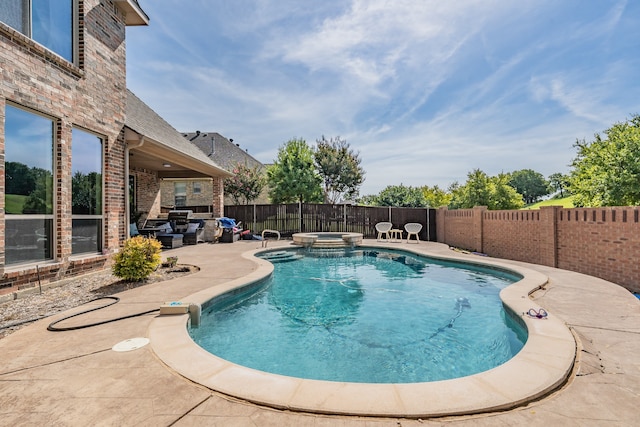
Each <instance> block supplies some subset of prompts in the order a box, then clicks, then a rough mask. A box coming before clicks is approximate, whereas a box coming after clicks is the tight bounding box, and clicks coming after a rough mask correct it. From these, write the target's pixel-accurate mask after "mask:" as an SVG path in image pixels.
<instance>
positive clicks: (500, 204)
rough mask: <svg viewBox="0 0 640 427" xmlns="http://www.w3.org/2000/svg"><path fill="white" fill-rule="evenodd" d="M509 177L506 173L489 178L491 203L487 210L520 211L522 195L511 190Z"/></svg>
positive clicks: (522, 204) (513, 189)
mask: <svg viewBox="0 0 640 427" xmlns="http://www.w3.org/2000/svg"><path fill="white" fill-rule="evenodd" d="M510 179H511V176H510V175H509V174H506V173H501V174H498V175H497V176H494V177H491V186H490V189H491V203H490V204H489V206H488V208H489V209H520V208H522V207H523V206H524V203H523V201H522V194H520V193H518V191H516V189H515V188H513V187H512V186H511V185H510V184H509V182H510Z"/></svg>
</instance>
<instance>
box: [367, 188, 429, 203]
mask: <svg viewBox="0 0 640 427" xmlns="http://www.w3.org/2000/svg"><path fill="white" fill-rule="evenodd" d="M376 202H377V203H376V205H378V206H397V207H404V208H418V207H422V206H426V205H427V201H426V199H425V198H424V194H423V193H422V189H421V188H419V187H410V186H405V185H402V184H400V185H389V186H387V187H386V188H385V189H384V190H382V191H381V192H380V194H378V196H377V198H376Z"/></svg>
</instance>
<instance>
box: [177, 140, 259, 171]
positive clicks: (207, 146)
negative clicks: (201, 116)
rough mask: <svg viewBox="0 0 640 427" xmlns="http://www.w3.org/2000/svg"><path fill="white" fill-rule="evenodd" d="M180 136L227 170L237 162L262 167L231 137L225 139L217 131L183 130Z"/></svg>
mask: <svg viewBox="0 0 640 427" xmlns="http://www.w3.org/2000/svg"><path fill="white" fill-rule="evenodd" d="M182 136H183V137H184V138H186V140H188V141H191V143H193V144H194V145H195V146H196V147H198V148H199V149H200V150H201V151H202V152H203V153H204V154H205V155H207V156H209V157H210V158H211V159H215V161H216V163H218V164H219V165H222V166H223V167H224V168H225V169H227V170H233V168H234V166H235V165H236V164H238V163H244V164H245V165H246V166H248V167H250V168H254V167H258V168H259V169H263V168H264V164H262V163H261V162H260V161H258V160H256V159H255V158H254V157H253V156H251V155H250V154H249V153H248V152H247V151H246V150H243V149H242V148H240V146H239V144H234V143H233V139H227V138H225V137H224V136H222V135H220V134H219V133H217V132H200V131H195V132H183V133H182Z"/></svg>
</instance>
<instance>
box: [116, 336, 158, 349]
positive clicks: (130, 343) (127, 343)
mask: <svg viewBox="0 0 640 427" xmlns="http://www.w3.org/2000/svg"><path fill="white" fill-rule="evenodd" d="M147 344H149V338H129V339H128V340H124V341H120V342H119V343H118V344H116V345H114V346H113V347H112V348H111V350H113V351H131V350H137V349H139V348H140V347H144V346H145V345H147Z"/></svg>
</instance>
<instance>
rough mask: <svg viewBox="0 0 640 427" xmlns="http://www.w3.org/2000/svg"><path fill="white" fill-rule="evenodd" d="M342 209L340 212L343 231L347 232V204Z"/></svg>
mask: <svg viewBox="0 0 640 427" xmlns="http://www.w3.org/2000/svg"><path fill="white" fill-rule="evenodd" d="M342 206H344V209H343V210H342V220H343V227H344V228H343V229H344V231H348V230H347V204H346V203H345V204H344V205H342Z"/></svg>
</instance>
